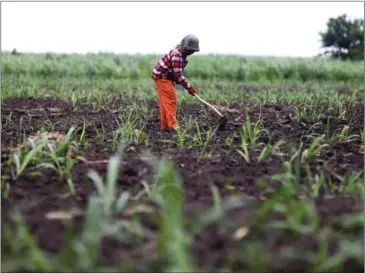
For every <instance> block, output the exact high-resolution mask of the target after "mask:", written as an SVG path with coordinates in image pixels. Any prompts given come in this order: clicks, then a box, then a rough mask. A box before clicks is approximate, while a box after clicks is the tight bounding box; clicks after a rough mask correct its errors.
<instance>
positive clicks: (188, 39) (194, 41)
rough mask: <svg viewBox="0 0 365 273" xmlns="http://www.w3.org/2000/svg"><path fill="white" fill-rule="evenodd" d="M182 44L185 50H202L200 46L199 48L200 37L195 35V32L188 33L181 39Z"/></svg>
mask: <svg viewBox="0 0 365 273" xmlns="http://www.w3.org/2000/svg"><path fill="white" fill-rule="evenodd" d="M180 45H181V46H182V48H184V49H185V50H192V51H195V52H199V51H200V48H199V39H198V38H197V37H196V36H195V35H193V34H188V35H186V36H185V37H184V38H183V39H182V40H181V43H180Z"/></svg>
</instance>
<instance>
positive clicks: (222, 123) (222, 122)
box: [195, 94, 227, 130]
mask: <svg viewBox="0 0 365 273" xmlns="http://www.w3.org/2000/svg"><path fill="white" fill-rule="evenodd" d="M195 97H197V98H198V99H199V100H200V101H201V102H202V103H204V104H206V105H208V106H209V107H210V108H212V109H213V110H214V112H216V113H217V114H218V115H219V116H220V117H221V118H220V119H219V125H218V129H219V130H221V129H223V128H224V127H225V126H226V123H227V118H226V117H225V116H224V115H223V114H222V113H221V112H219V111H218V110H217V109H216V108H215V107H214V106H213V105H211V104H210V103H208V102H206V101H205V100H203V99H202V98H201V97H199V96H198V95H197V94H195Z"/></svg>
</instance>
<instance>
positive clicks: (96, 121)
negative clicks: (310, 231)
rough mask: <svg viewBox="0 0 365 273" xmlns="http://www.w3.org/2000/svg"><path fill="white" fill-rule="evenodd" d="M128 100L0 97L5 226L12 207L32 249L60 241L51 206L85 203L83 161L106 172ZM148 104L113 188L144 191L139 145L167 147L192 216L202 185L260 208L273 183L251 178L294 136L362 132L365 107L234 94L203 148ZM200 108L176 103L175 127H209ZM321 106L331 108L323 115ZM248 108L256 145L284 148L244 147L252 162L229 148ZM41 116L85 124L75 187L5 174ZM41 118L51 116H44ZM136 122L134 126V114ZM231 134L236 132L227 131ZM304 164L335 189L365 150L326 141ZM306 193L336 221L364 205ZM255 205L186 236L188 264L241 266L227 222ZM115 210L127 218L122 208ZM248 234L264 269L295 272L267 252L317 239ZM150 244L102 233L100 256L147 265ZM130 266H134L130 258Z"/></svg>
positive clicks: (300, 266) (211, 122)
mask: <svg viewBox="0 0 365 273" xmlns="http://www.w3.org/2000/svg"><path fill="white" fill-rule="evenodd" d="M130 103H131V102H130V101H123V100H122V99H121V98H116V99H115V100H114V102H113V104H110V105H107V107H108V108H109V109H101V110H100V111H98V112H96V111H93V107H92V106H91V105H83V106H79V107H77V108H74V107H73V106H72V104H71V103H69V102H66V101H60V100H52V99H44V100H42V99H34V98H17V99H7V100H5V101H4V102H3V104H2V106H1V111H2V134H1V148H2V153H1V156H2V170H1V175H2V181H3V180H7V181H10V182H9V185H10V190H9V197H8V198H2V224H3V226H4V225H7V224H9V223H10V218H9V215H11V214H12V211H13V209H14V208H17V209H19V210H20V211H21V212H22V213H23V214H24V215H26V222H27V224H28V225H29V228H30V231H31V233H32V234H33V235H34V236H35V237H36V239H37V240H38V243H39V246H40V248H41V249H43V250H46V251H48V252H49V253H51V254H55V253H58V252H59V251H60V250H61V249H62V247H63V246H64V238H65V227H64V225H63V223H62V221H61V220H57V219H56V220H50V219H47V217H46V215H47V213H48V212H50V211H60V210H68V209H71V208H75V207H78V208H80V209H82V210H83V209H85V207H86V205H87V198H88V196H89V195H90V194H91V193H92V192H93V191H94V190H95V187H94V185H93V184H92V183H89V182H87V181H86V178H85V173H86V171H87V170H88V169H90V168H92V169H94V170H96V171H98V172H99V173H100V174H103V175H104V174H105V173H106V171H107V162H108V159H109V157H110V155H111V154H112V153H113V152H114V150H113V149H112V141H111V138H112V137H111V136H112V133H113V132H114V131H115V130H117V129H118V128H119V127H120V124H119V125H118V122H117V117H118V115H119V114H120V111H121V109H123V107H126V105H128V104H130ZM147 106H148V111H149V112H150V115H149V116H148V117H147V119H144V120H143V122H145V123H143V124H145V127H144V128H141V129H140V130H143V132H145V133H146V134H147V135H149V142H148V147H147V146H146V144H144V143H138V144H133V143H130V144H128V146H127V148H126V150H125V156H124V158H123V163H122V166H121V169H120V175H119V177H118V191H122V190H129V191H131V192H132V193H133V194H137V193H138V192H139V191H141V189H142V185H141V183H140V182H141V181H142V180H144V181H146V182H147V183H152V180H153V174H154V172H153V169H152V167H151V166H150V165H149V164H147V163H146V162H145V161H143V160H142V159H141V153H142V152H143V151H145V149H146V148H148V149H149V150H150V151H151V152H152V153H153V154H155V155H159V156H162V155H168V156H169V157H170V158H171V159H173V160H174V161H175V162H176V166H177V167H178V170H179V173H180V175H181V177H182V181H183V187H184V191H185V202H184V204H185V205H184V211H185V214H186V215H187V216H188V218H189V219H195V218H194V217H197V214H198V211H203V210H204V209H206V208H208V207H210V206H212V204H213V195H212V191H211V189H210V187H209V185H210V183H213V184H214V185H215V186H216V187H217V188H218V190H219V193H220V194H221V197H222V198H224V197H226V196H230V195H232V194H238V195H239V196H241V197H245V198H246V200H248V201H249V202H251V203H252V206H254V207H255V206H259V205H260V204H261V203H262V202H264V201H265V200H267V198H268V196H270V194H271V193H272V190H273V189H275V188H276V187H277V186H278V185H279V184H280V183H279V181H278V179H276V180H273V181H267V182H266V184H265V185H264V186H262V185H261V183H259V179H260V178H262V177H265V176H268V175H275V174H280V173H282V170H283V161H284V160H287V158H288V155H289V156H291V155H293V153H294V152H295V150H296V149H297V147H298V143H299V141H300V139H302V141H303V143H304V145H305V143H307V142H308V143H309V139H308V138H306V137H305V136H308V135H313V134H318V135H321V134H326V133H329V135H334V134H336V133H339V132H340V131H341V130H342V128H343V126H344V125H345V124H346V125H349V128H350V130H349V134H350V135H352V134H357V135H360V130H361V129H363V124H364V107H363V105H362V104H360V103H359V104H357V105H352V106H349V108H348V109H347V110H348V112H347V115H346V117H344V118H343V120H340V119H338V118H333V119H331V118H330V119H325V118H323V119H322V120H318V121H306V120H299V119H297V118H296V116H295V112H294V110H293V107H291V106H290V105H278V104H275V105H264V106H261V107H258V106H254V105H250V104H248V103H244V102H235V103H233V104H232V105H229V106H226V107H225V108H222V109H221V110H222V111H223V112H224V113H225V114H226V115H227V117H228V124H227V126H226V128H225V130H222V131H216V132H214V131H213V137H212V140H211V142H210V143H209V145H208V146H207V147H206V148H205V150H204V151H203V149H204V148H203V147H202V146H198V145H196V146H194V145H186V146H184V147H180V146H179V145H178V140H177V137H178V136H177V135H176V133H163V132H160V129H159V126H160V123H159V122H160V121H159V108H158V104H157V103H156V102H154V101H151V102H148V103H147ZM206 111H208V110H207V109H206V108H205V107H204V106H202V105H201V104H194V105H193V104H189V105H182V106H180V108H179V119H180V124H181V125H182V127H183V126H184V122H185V121H186V120H188V119H189V118H190V117H191V118H194V119H195V120H196V121H198V123H199V126H200V127H199V128H200V129H201V130H208V129H209V128H213V129H214V127H215V126H216V125H217V121H218V118H217V117H216V115H214V113H213V112H210V111H208V112H209V113H208V114H207V113H206ZM246 111H247V112H246ZM328 114H329V116H331V113H328ZM247 115H248V116H249V117H250V120H251V121H252V122H255V121H257V120H258V119H259V118H261V120H262V121H263V124H262V126H263V128H264V129H265V130H267V131H266V133H263V134H261V135H260V136H259V138H258V139H257V143H262V144H268V143H275V142H277V141H279V140H282V141H284V142H285V145H283V148H282V149H281V150H280V151H281V152H282V153H283V154H286V155H287V156H285V155H284V156H280V155H270V156H269V157H268V158H267V159H266V160H262V161H259V160H258V159H257V158H258V156H259V155H260V152H261V151H262V149H261V148H258V149H256V150H253V151H252V152H251V153H250V160H249V162H247V160H245V159H244V158H243V157H242V155H241V154H240V153H238V152H237V151H236V149H240V147H241V139H240V137H239V132H240V130H241V126H242V124H243V123H244V122H245V120H246V118H247ZM46 120H48V121H50V122H51V124H53V125H54V126H53V128H52V129H53V131H57V132H61V133H63V134H66V133H67V131H68V130H69V128H70V127H71V126H75V127H77V128H79V127H83V126H85V128H86V130H85V136H84V137H85V139H87V141H88V146H87V147H83V146H82V147H79V149H78V152H79V156H81V157H83V158H84V159H86V160H84V161H81V160H80V161H78V162H77V164H76V166H75V167H74V168H73V169H72V181H73V184H74V187H75V195H71V194H70V191H69V187H68V185H67V183H66V182H65V181H64V180H62V179H60V178H59V177H58V176H57V175H55V173H54V171H52V170H50V169H47V170H43V171H42V175H41V176H32V175H31V174H25V175H21V176H20V177H18V178H16V179H15V180H12V178H11V177H12V171H11V164H8V163H7V162H8V160H9V158H10V151H11V149H13V148H16V147H17V145H18V143H19V140H20V139H21V136H22V133H25V134H26V135H27V136H29V135H30V134H32V133H36V132H37V131H38V130H41V128H42V127H43V128H44V127H45V126H46V127H47V126H50V125H47V123H45V121H46ZM119 123H120V122H119ZM48 124H50V123H49V122H48ZM137 124H139V123H138V120H137ZM141 124H142V120H141ZM141 126H142V125H141ZM137 129H138V128H137ZM96 131H98V132H100V131H103V134H104V135H105V139H102V138H101V137H100V136H99V137H98V135H97V133H96ZM235 132H236V134H237V137H233V136H234V133H235ZM196 134H197V132H196V131H195V129H192V130H191V131H190V135H192V136H194V135H196ZM230 137H232V138H230ZM169 140H170V141H171V142H169ZM227 141H228V142H227ZM298 164H299V165H298V166H297V167H298V170H299V172H298V175H299V177H300V179H299V180H300V181H307V180H306V179H307V178H308V173H307V170H306V169H305V168H304V165H300V163H298ZM308 165H309V167H310V172H312V174H313V177H314V174H315V173H317V171H318V168H319V167H320V168H321V169H322V170H324V171H325V172H324V177H325V181H326V183H328V181H331V183H332V184H331V185H332V186H331V187H332V188H336V186H335V185H340V184H341V183H342V182H341V181H340V178H339V177H341V176H344V175H346V174H348V173H349V172H351V171H353V172H361V171H362V170H363V166H364V154H363V150H362V148H361V141H360V139H358V140H351V141H337V142H334V143H332V144H331V145H330V146H329V147H327V148H325V149H323V151H322V152H321V153H320V154H318V156H317V157H316V159H315V160H313V161H311V162H309V163H308ZM362 177H363V176H362ZM303 183H304V182H303ZM3 194H4V191H3ZM298 200H300V197H298ZM313 200H314V204H315V206H316V209H317V212H318V215H319V219H320V220H319V221H320V223H328V221H335V220H334V219H340V218H338V217H341V216H343V215H347V214H349V213H354V212H361V211H363V204H362V201H361V200H360V199H358V198H357V197H356V194H350V193H346V192H340V191H339V190H338V191H336V190H333V191H331V193H329V190H328V189H324V188H323V187H321V188H320V189H319V193H318V196H316V197H315V198H313ZM298 202H299V201H298ZM253 213H255V210H254V209H253V208H251V209H247V208H239V209H235V210H231V211H229V212H228V213H227V214H226V215H225V216H224V217H226V218H227V221H226V222H225V223H227V225H226V226H223V227H222V225H218V224H213V225H211V226H209V227H207V228H206V229H204V231H203V232H201V233H200V234H198V235H197V236H196V237H194V238H195V239H194V241H193V243H192V250H193V253H195V255H193V258H194V262H195V263H196V264H197V265H199V266H200V268H203V269H204V268H206V269H207V270H209V269H213V268H215V267H218V266H219V267H220V268H224V267H227V268H228V267H229V268H230V269H237V270H242V267H243V265H242V264H243V263H244V260H245V259H246V258H244V257H243V256H244V255H245V253H247V251H248V250H247V249H243V248H244V244H242V243H239V242H237V241H235V240H234V239H232V234H231V233H232V229H237V227H238V226H242V224H243V223H245V222H247V223H249V222H250V221H251V218H250V217H252V214H253ZM140 216H141V217H142V222H143V223H144V225H146V226H148V227H149V228H150V229H151V230H157V229H158V227H157V226H156V223H154V221H153V219H151V217H149V214H148V213H145V214H143V213H141V214H140ZM121 217H128V215H122V216H121ZM268 217H269V216H268ZM277 217H278V218H277ZM255 219H256V218H255ZM267 219H280V216H275V213H274V214H272V215H271V216H270V217H269V218H267ZM72 222H73V224H74V228H75V230H76V231H77V232H78V231H80V230H81V229H82V226H83V216H77V217H74V218H73V220H72ZM249 236H251V237H250V238H251V240H253V241H255V240H260V241H262V242H264V243H263V244H264V245H265V246H266V248H267V250H268V251H269V253H270V255H271V256H270V258H269V260H270V261H269V268H270V272H279V271H280V272H282V270H286V271H287V272H303V270H307V264H306V263H305V262H302V261H300V260H298V259H292V260H291V262H290V263H289V262H288V263H287V262H284V260H281V259H279V258H278V257H279V256H277V255H279V254H275V253H279V251H289V252H290V251H291V250H292V249H294V248H295V249H303V251H304V250H306V249H309V250H311V249H312V250H313V249H317V248H318V244H317V243H318V242H316V240H314V239H313V238H312V237H310V236H307V237H306V236H299V237H298V235H295V234H292V233H290V232H281V231H280V232H278V231H275V230H270V229H265V230H250V233H249ZM359 239H360V238H359ZM334 240H336V239H334ZM332 243H333V244H334V245H333V246H332V250H330V252H331V251H334V249H336V247H337V246H336V241H334V242H332ZM3 251H4V250H3ZM155 252H156V246H155V245H154V244H153V243H151V242H149V243H141V242H140V243H138V244H136V243H135V242H132V241H129V242H123V243H121V242H118V241H117V240H115V239H111V238H104V239H103V242H102V248H101V257H102V259H101V261H100V264H103V265H110V264H115V263H120V262H122V261H126V262H130V263H131V264H133V261H134V262H136V261H140V260H142V261H144V262H145V264H148V265H150V266H154V262H153V261H156V259H155V256H154V255H155ZM251 255H252V254H251ZM345 260H346V259H345ZM345 265H346V268H347V269H349V270H350V268H351V269H352V270H351V272H360V270H361V271H363V264H361V263H359V262H358V261H354V260H352V259H351V258H349V259H347V260H346V263H345ZM156 266H157V265H156ZM134 268H136V269H138V265H136V266H135V267H134ZM246 270H248V269H246ZM247 272H249V270H248V271H247ZM306 272H308V271H306Z"/></svg>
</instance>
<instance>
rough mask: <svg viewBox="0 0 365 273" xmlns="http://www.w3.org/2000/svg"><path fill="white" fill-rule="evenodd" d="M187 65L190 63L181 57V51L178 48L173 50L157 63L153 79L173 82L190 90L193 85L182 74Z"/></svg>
mask: <svg viewBox="0 0 365 273" xmlns="http://www.w3.org/2000/svg"><path fill="white" fill-rule="evenodd" d="M187 64H188V61H187V60H186V59H184V58H183V57H182V56H181V52H180V50H179V49H178V48H175V49H172V50H170V52H169V53H167V54H165V55H164V56H163V57H162V58H161V59H160V60H159V61H158V62H157V64H156V66H155V67H154V69H153V72H152V76H151V78H152V79H154V80H157V79H166V80H172V81H174V82H176V83H177V84H179V85H181V86H182V87H184V88H185V89H189V88H190V87H191V84H190V83H189V82H188V80H187V79H186V78H185V77H184V75H183V74H182V72H183V70H184V68H185V67H186V65H187ZM172 75H175V76H172Z"/></svg>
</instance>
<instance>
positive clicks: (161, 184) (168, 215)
mask: <svg viewBox="0 0 365 273" xmlns="http://www.w3.org/2000/svg"><path fill="white" fill-rule="evenodd" d="M144 160H145V161H147V162H148V163H150V164H151V165H152V166H153V167H154V168H155V170H156V171H157V173H156V176H155V182H154V183H155V186H154V187H153V189H154V191H153V195H152V197H153V200H154V201H156V202H157V203H158V204H159V205H160V206H161V208H162V220H161V221H162V222H161V227H160V239H159V252H160V255H162V256H166V257H167V258H168V260H169V264H170V268H169V269H167V270H166V271H173V272H193V271H192V270H194V266H192V263H191V261H190V257H189V245H190V240H189V239H188V237H187V234H186V233H185V230H184V221H183V210H182V208H183V202H184V189H183V186H182V182H181V178H180V176H179V174H178V172H177V171H176V169H175V166H174V165H173V164H172V163H171V162H170V161H169V160H167V159H166V158H162V160H160V162H159V163H158V164H157V163H156V162H155V160H154V157H153V156H152V157H151V155H147V156H146V157H145V158H144ZM148 188H149V187H147V189H148Z"/></svg>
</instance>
